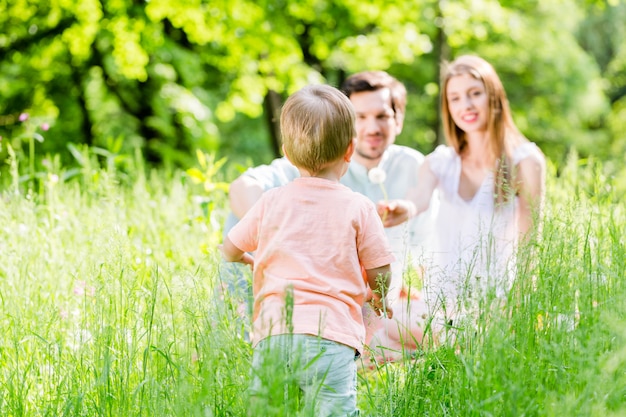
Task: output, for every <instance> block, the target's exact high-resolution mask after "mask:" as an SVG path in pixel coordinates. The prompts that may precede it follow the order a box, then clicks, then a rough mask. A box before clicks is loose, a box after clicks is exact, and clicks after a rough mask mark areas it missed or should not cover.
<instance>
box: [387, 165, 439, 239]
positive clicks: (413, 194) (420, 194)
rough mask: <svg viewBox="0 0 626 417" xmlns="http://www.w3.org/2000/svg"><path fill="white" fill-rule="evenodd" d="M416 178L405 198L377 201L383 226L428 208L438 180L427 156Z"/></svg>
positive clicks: (397, 223)
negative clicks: (413, 186) (416, 181)
mask: <svg viewBox="0 0 626 417" xmlns="http://www.w3.org/2000/svg"><path fill="white" fill-rule="evenodd" d="M418 178H419V181H418V183H417V187H415V189H414V190H411V191H410V192H409V194H408V195H407V199H406V200H400V199H397V200H389V201H379V202H378V204H377V210H378V214H379V215H380V217H381V218H382V219H383V224H384V225H385V227H391V226H397V225H399V224H402V223H404V222H405V221H407V220H409V219H410V218H412V217H415V216H417V215H418V214H421V213H423V212H425V211H426V210H428V207H430V200H431V199H432V196H433V192H434V191H435V188H436V187H437V182H438V180H437V177H436V176H435V174H434V173H433V171H432V170H431V169H430V162H429V160H428V157H427V158H426V160H425V161H424V163H423V164H422V165H421V166H420V168H419V175H418Z"/></svg>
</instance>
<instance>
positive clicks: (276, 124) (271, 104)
mask: <svg viewBox="0 0 626 417" xmlns="http://www.w3.org/2000/svg"><path fill="white" fill-rule="evenodd" d="M281 105H282V99H281V97H280V94H278V93H277V92H276V91H273V90H269V91H268V92H267V94H266V95H265V99H264V100H263V107H264V109H265V112H264V113H265V117H266V120H267V126H268V128H269V132H270V145H271V146H272V151H273V152H274V155H275V156H276V157H277V158H278V157H280V156H281V155H282V152H281V150H282V146H283V143H282V140H281V137H280V107H281Z"/></svg>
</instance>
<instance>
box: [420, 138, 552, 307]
mask: <svg viewBox="0 0 626 417" xmlns="http://www.w3.org/2000/svg"><path fill="white" fill-rule="evenodd" d="M537 152H539V153H540V152H541V151H540V150H539V148H538V147H537V146H536V145H535V144H534V143H532V142H525V143H523V144H522V145H520V146H518V147H517V148H516V149H515V151H514V152H513V157H512V159H513V161H512V162H513V165H518V164H519V163H520V162H521V161H522V160H523V159H525V158H527V157H529V156H531V155H533V154H536V153H537ZM428 159H429V162H430V168H431V170H432V171H433V173H434V174H435V176H436V177H437V178H438V181H439V183H438V185H437V189H438V191H439V198H440V205H439V211H438V216H437V219H436V221H435V228H434V241H433V247H432V249H433V264H432V265H431V267H430V268H428V271H427V274H426V276H425V282H424V295H425V297H426V302H427V303H428V305H429V307H430V308H431V311H432V309H433V308H440V307H441V303H442V302H445V304H446V306H447V308H450V307H454V306H453V305H452V304H451V303H456V302H461V303H462V305H459V306H458V307H460V309H461V310H465V309H467V308H468V307H469V308H471V306H473V305H474V304H475V302H476V301H478V300H480V299H481V298H483V297H484V296H485V295H486V294H488V293H492V294H493V295H495V296H496V297H504V296H506V294H507V292H508V290H509V289H510V286H511V284H512V281H513V278H514V271H515V268H514V267H515V249H516V247H517V237H518V229H517V221H516V220H517V219H516V215H517V204H518V202H517V197H516V198H515V199H513V200H511V201H509V202H507V203H502V204H498V206H497V207H496V202H495V200H494V175H493V173H489V174H487V176H486V177H485V179H484V180H483V183H482V184H481V186H480V187H479V189H478V191H477V192H476V194H475V195H474V197H473V198H472V199H471V200H465V199H463V198H462V197H461V196H460V195H459V192H458V190H459V181H460V178H461V158H460V156H459V155H458V154H457V153H456V152H455V150H454V148H452V147H449V146H445V145H440V146H439V147H437V149H435V151H434V152H432V153H431V154H430V155H429V156H428ZM467 301H469V303H470V304H469V305H468V304H467V303H466V302H467Z"/></svg>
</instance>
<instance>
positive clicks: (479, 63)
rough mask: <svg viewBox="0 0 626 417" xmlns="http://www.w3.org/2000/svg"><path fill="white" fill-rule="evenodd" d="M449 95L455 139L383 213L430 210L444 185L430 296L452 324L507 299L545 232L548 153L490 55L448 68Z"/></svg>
mask: <svg viewBox="0 0 626 417" xmlns="http://www.w3.org/2000/svg"><path fill="white" fill-rule="evenodd" d="M441 94H442V95H441V107H442V115H443V124H444V132H445V135H446V140H447V146H446V145H441V146H439V147H438V148H437V149H435V151H434V152H432V153H431V154H430V155H428V156H427V157H426V161H425V163H424V164H423V165H422V166H421V168H420V172H419V176H420V181H419V184H418V187H417V189H415V192H414V194H413V196H412V197H413V198H412V199H411V201H410V202H408V201H406V200H405V201H389V202H387V203H380V204H379V205H378V210H379V213H380V214H381V215H382V214H383V213H385V212H386V214H385V217H384V218H385V226H391V225H394V224H399V223H400V222H402V221H403V220H406V219H407V216H408V217H412V216H415V215H417V214H419V213H421V212H423V211H424V210H426V209H427V208H428V207H429V205H430V201H431V197H432V195H433V192H434V191H435V190H438V194H439V199H440V202H439V214H438V218H437V221H436V224H435V229H434V235H435V239H434V242H433V247H432V249H433V264H432V266H431V267H430V268H429V269H428V271H427V273H426V277H425V283H424V295H425V301H426V303H427V304H428V307H429V310H430V311H431V313H435V314H436V315H437V316H439V317H443V318H444V319H445V321H446V322H448V321H449V319H450V318H455V319H456V318H457V317H458V314H459V313H460V314H466V313H468V312H469V311H472V310H473V309H475V308H476V307H477V306H478V303H479V302H480V303H484V302H485V301H486V300H491V299H494V298H496V299H500V298H502V297H504V296H506V294H507V292H508V290H509V288H510V286H511V281H512V279H513V271H514V263H515V252H516V248H517V245H518V243H519V241H520V240H524V239H527V238H528V237H529V236H530V235H531V234H532V233H533V232H535V231H536V230H537V229H538V225H539V222H538V221H539V216H540V214H541V207H542V203H543V194H544V189H545V158H544V156H543V154H542V152H541V151H540V150H539V148H538V147H537V146H536V145H535V144H533V143H531V142H529V141H528V139H526V138H525V137H524V136H523V135H522V134H521V133H520V131H519V130H518V129H517V127H516V126H515V123H514V122H513V119H512V117H511V111H510V109H509V104H508V101H507V98H506V93H505V91H504V88H503V86H502V82H501V81H500V78H499V77H498V75H497V74H496V72H495V70H494V69H493V67H492V66H491V65H490V64H489V63H488V62H486V61H485V60H484V59H482V58H479V57H477V56H470V55H464V56H461V57H459V58H457V59H456V60H454V61H453V62H451V63H449V64H447V65H444V67H443V71H442V80H441ZM489 295H491V296H492V297H489Z"/></svg>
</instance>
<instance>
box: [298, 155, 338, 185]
mask: <svg viewBox="0 0 626 417" xmlns="http://www.w3.org/2000/svg"><path fill="white" fill-rule="evenodd" d="M347 169H348V164H347V163H346V162H344V161H343V160H339V161H337V162H334V163H331V164H328V165H326V166H325V167H324V168H322V169H321V170H320V171H318V172H316V173H313V174H312V173H310V172H309V171H307V170H306V169H304V168H300V167H298V171H299V172H300V177H311V178H322V179H325V180H329V181H333V182H339V180H340V179H341V177H343V175H344V174H345V173H346V171H347Z"/></svg>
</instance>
